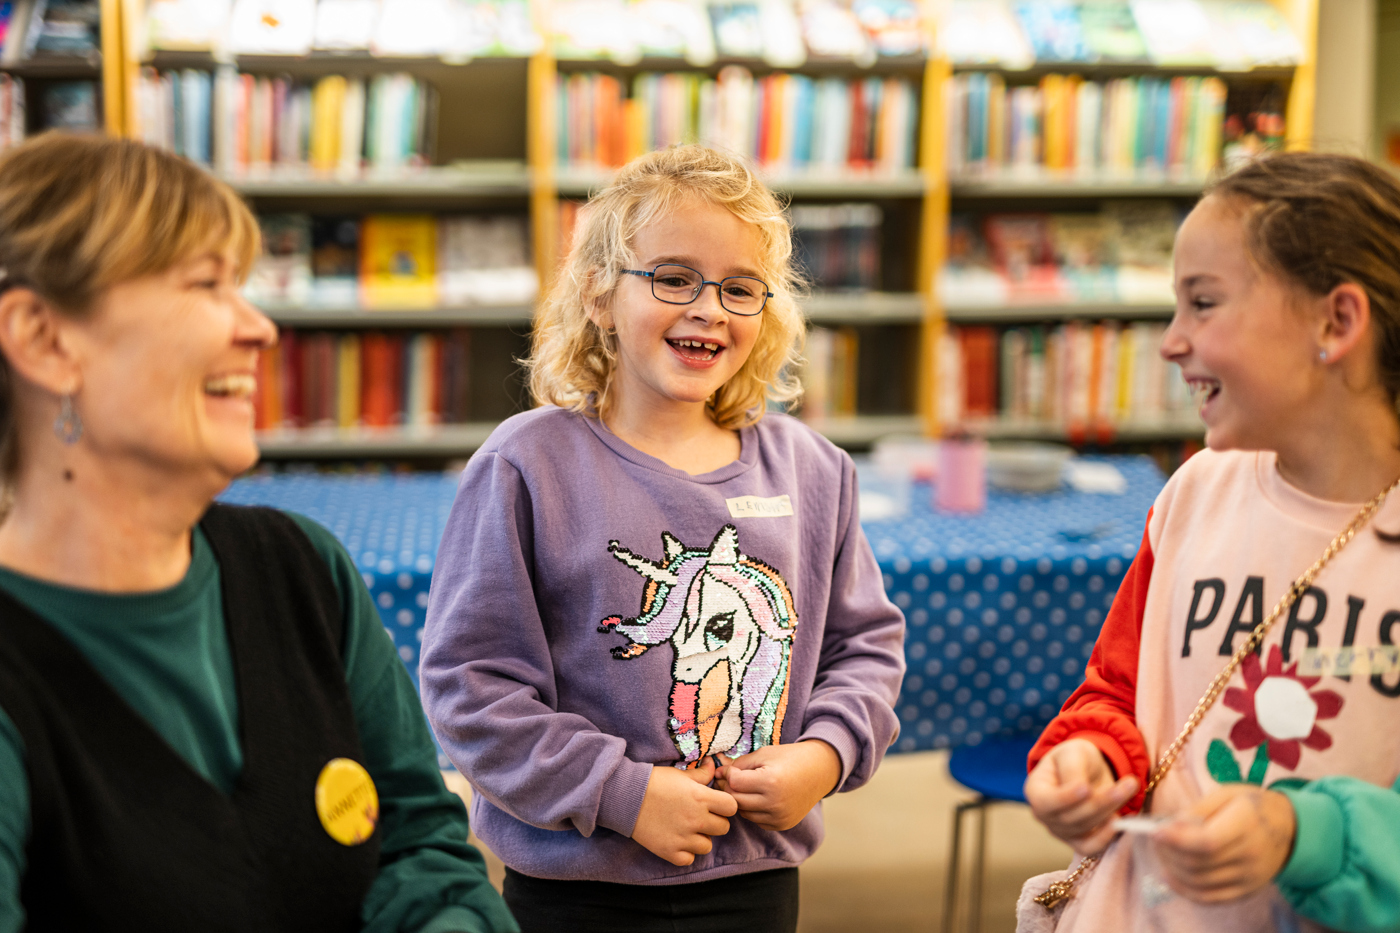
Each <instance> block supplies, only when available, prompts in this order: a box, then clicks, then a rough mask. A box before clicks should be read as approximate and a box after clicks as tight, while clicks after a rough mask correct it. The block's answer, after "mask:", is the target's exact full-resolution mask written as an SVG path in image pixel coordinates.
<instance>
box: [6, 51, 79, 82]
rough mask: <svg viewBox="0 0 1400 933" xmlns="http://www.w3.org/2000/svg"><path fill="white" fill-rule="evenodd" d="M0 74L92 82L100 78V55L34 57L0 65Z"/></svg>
mask: <svg viewBox="0 0 1400 933" xmlns="http://www.w3.org/2000/svg"><path fill="white" fill-rule="evenodd" d="M0 72H4V73H5V74H10V75H14V76H15V77H16V78H53V79H59V80H62V79H75V80H81V79H83V78H88V79H91V80H93V81H96V80H98V79H99V78H101V77H102V53H101V52H90V53H89V54H87V55H54V54H44V55H36V56H35V57H33V58H27V59H24V60H23V61H18V62H15V63H14V64H12V65H0Z"/></svg>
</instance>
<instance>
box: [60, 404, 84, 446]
mask: <svg viewBox="0 0 1400 933" xmlns="http://www.w3.org/2000/svg"><path fill="white" fill-rule="evenodd" d="M58 404H59V408H58V417H57V418H55V419H54V422H53V433H54V434H56V435H58V439H59V440H61V441H63V443H65V444H67V445H69V446H70V447H71V446H72V445H74V444H76V443H78V438H80V437H82V436H83V419H82V418H80V417H78V410H77V409H76V408H74V407H73V396H72V395H71V394H69V395H65V396H63V398H62V399H60V400H59V403H58Z"/></svg>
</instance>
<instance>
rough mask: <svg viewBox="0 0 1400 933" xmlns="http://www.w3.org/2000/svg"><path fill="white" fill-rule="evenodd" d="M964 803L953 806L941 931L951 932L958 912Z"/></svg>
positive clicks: (944, 932)
mask: <svg viewBox="0 0 1400 933" xmlns="http://www.w3.org/2000/svg"><path fill="white" fill-rule="evenodd" d="M965 806H966V805H965V804H961V803H960V804H958V805H957V806H955V807H954V808H953V844H952V846H950V847H949V849H948V880H947V881H946V882H945V883H944V886H943V933H953V923H954V922H955V920H956V919H957V914H958V881H959V878H958V875H959V874H960V872H959V871H958V869H959V868H960V867H961V866H960V864H959V863H960V862H961V861H962V823H963V819H962V818H963V808H964V807H965Z"/></svg>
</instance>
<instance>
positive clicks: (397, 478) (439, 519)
mask: <svg viewBox="0 0 1400 933" xmlns="http://www.w3.org/2000/svg"><path fill="white" fill-rule="evenodd" d="M456 492H457V477H456V476H444V475H441V474H436V473H432V474H426V473H406V474H397V475H369V474H366V475H356V474H346V475H334V474H328V475H322V474H305V475H302V474H282V475H279V476H265V477H264V476H259V477H251V478H248V479H242V480H239V481H238V482H236V483H234V484H233V485H232V486H231V487H229V489H228V491H227V492H225V493H224V494H223V495H222V496H220V497H219V498H220V500H221V501H223V502H229V503H232V504H234V505H270V506H273V507H274V508H278V509H285V510H287V511H290V512H298V513H300V514H302V515H305V516H307V517H308V518H311V519H314V520H315V521H317V522H320V523H321V524H322V525H325V526H326V527H327V528H329V529H330V530H331V533H332V534H334V535H335V536H336V537H337V538H339V539H340V543H341V544H343V545H345V549H346V550H347V551H349V552H350V556H351V557H352V558H354V561H355V566H356V567H358V568H359V571H360V574H361V576H363V577H364V580H365V586H367V587H369V592H370V595H371V596H373V597H374V602H375V605H377V606H378V607H379V617H380V619H381V620H383V622H384V628H385V629H386V630H388V632H389V635H390V636H391V637H392V638H393V639H394V646H395V647H396V648H397V649H398V652H399V657H401V658H403V663H404V664H405V665H407V667H408V672H409V674H410V675H411V676H412V677H413V683H414V686H415V687H416V686H417V685H418V649H419V647H420V645H421V644H422V641H423V623H424V621H425V620H426V618H427V612H428V583H429V581H430V580H431V579H432V574H433V560H434V558H436V557H437V549H438V542H439V541H441V540H442V532H443V529H444V528H445V527H446V526H447V513H448V512H449V511H450V510H451V508H452V498H453V496H454V495H456Z"/></svg>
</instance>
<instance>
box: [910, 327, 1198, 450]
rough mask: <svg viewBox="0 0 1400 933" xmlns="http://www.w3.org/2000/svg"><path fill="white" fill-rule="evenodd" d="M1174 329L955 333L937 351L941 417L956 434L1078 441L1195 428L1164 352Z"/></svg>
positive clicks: (971, 329)
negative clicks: (1044, 433) (980, 430)
mask: <svg viewBox="0 0 1400 933" xmlns="http://www.w3.org/2000/svg"><path fill="white" fill-rule="evenodd" d="M1165 330H1166V325H1165V324H1162V323H1157V322H1135V323H1128V324H1120V323H1117V322H1113V321H1104V322H1098V323H1085V322H1079V321H1070V322H1068V323H1065V324H1062V325H1059V326H1056V327H1046V326H1041V325H1035V326H1027V327H1011V328H1007V329H1005V330H1002V331H1000V332H998V331H997V330H996V329H995V328H992V327H981V326H977V327H950V328H948V329H947V331H945V333H944V335H943V337H942V338H941V342H940V344H939V346H938V348H937V350H936V354H937V356H936V367H935V369H936V387H937V406H936V407H937V410H938V413H939V418H940V419H941V420H942V422H943V423H944V424H945V425H948V426H958V425H971V426H975V425H976V423H978V422H985V421H988V420H992V419H1001V420H1003V421H1005V422H1007V423H1010V424H1013V425H1016V424H1019V425H1026V426H1031V425H1037V424H1039V425H1045V426H1054V427H1059V428H1061V429H1063V430H1065V431H1066V433H1067V434H1068V435H1069V436H1070V437H1071V438H1076V437H1091V436H1103V435H1105V434H1111V432H1112V431H1113V430H1114V429H1116V428H1121V427H1124V426H1132V425H1153V424H1162V423H1169V424H1177V423H1181V422H1184V421H1189V418H1190V413H1191V404H1192V403H1191V398H1190V393H1189V392H1188V391H1187V390H1186V384H1185V382H1184V381H1183V380H1182V378H1181V372H1180V369H1179V367H1177V366H1176V365H1175V364H1171V363H1167V362H1165V361H1164V360H1163V359H1162V358H1161V356H1160V355H1159V354H1158V353H1157V347H1158V346H1159V345H1160V344H1161V340H1162V335H1163V334H1164V333H1165Z"/></svg>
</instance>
